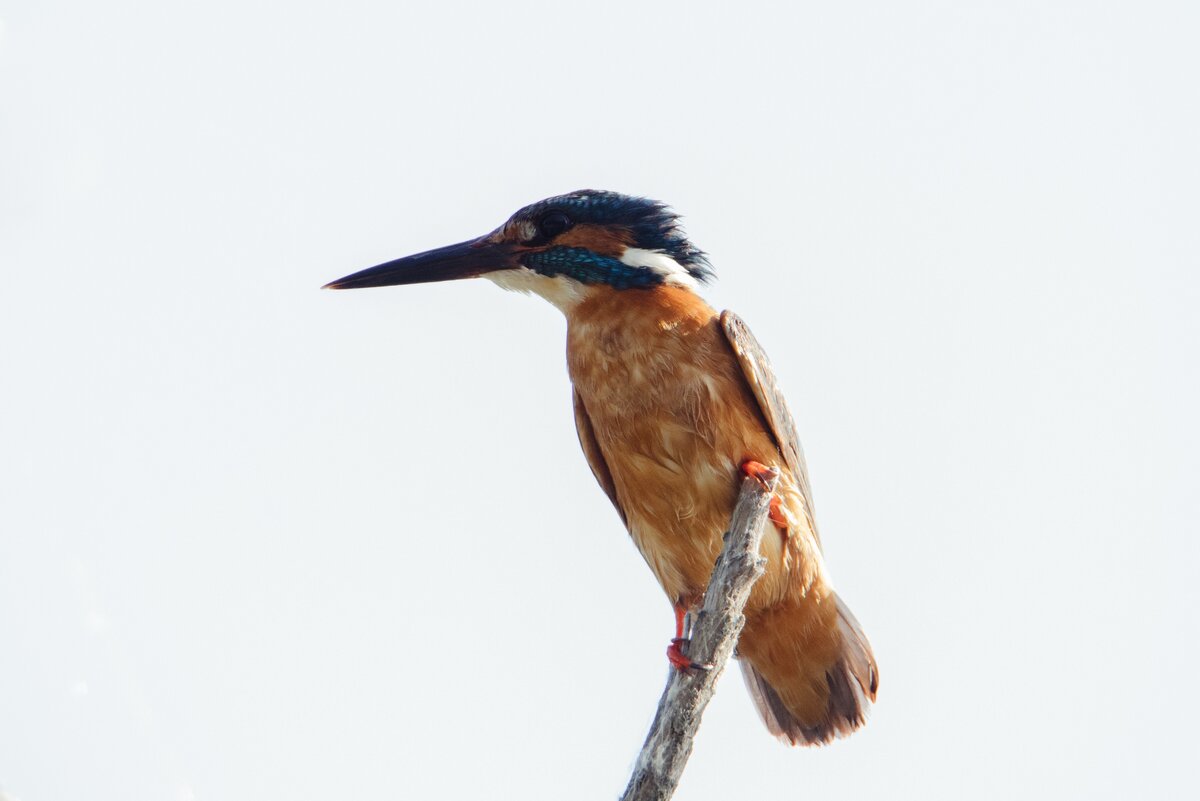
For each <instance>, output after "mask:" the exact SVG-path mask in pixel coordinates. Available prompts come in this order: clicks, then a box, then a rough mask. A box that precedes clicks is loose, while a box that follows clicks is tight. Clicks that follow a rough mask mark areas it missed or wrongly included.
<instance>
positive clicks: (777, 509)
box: [767, 495, 788, 531]
mask: <svg viewBox="0 0 1200 801" xmlns="http://www.w3.org/2000/svg"><path fill="white" fill-rule="evenodd" d="M767 517H769V518H771V522H772V523H774V524H775V525H776V526H778V527H779V528H781V529H783V530H784V531H787V528H788V519H787V515H786V514H784V511H783V501H781V500H779V496H778V495H772V496H771V511H769V512H767Z"/></svg>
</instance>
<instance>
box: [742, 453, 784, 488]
mask: <svg viewBox="0 0 1200 801" xmlns="http://www.w3.org/2000/svg"><path fill="white" fill-rule="evenodd" d="M742 472H743V473H745V474H746V475H748V476H750V477H751V478H753V479H755V480H757V481H758V483H759V484H762V485H763V487H764V488H766V487H767V486H769V485H768V484H767V482H768V481H769V480H770V479H772V478H774V477H775V476H777V475H779V471H778V470H776V469H775V468H774V467H767V466H766V465H765V464H763V463H762V462H756V461H754V460H753V459H747V460H746V461H744V462H742Z"/></svg>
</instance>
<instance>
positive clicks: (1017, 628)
mask: <svg viewBox="0 0 1200 801" xmlns="http://www.w3.org/2000/svg"><path fill="white" fill-rule="evenodd" d="M1198 22H1200V13H1198V12H1197V10H1196V6H1195V4H1193V3H1184V2H1181V3H1175V4H1170V3H1144V2H1143V3H1103V2H1089V3H1083V2H1080V3H1063V2H1030V3H1004V4H999V3H988V4H979V3H975V4H972V3H961V2H941V3H888V2H880V3H810V4H791V5H789V6H787V10H784V7H783V4H763V3H753V2H745V3H736V4H734V3H697V2H690V3H644V2H639V3H633V2H609V3H605V4H600V5H598V4H589V5H583V4H571V3H564V2H558V3H531V2H522V1H521V0H511V2H505V3H495V4H457V3H438V4H434V3H419V4H417V3H403V2H394V0H393V1H392V2H378V3H366V2H363V3H357V2H350V3H347V2H341V3H313V2H303V0H301V2H295V3H290V4H281V3H278V2H271V3H267V2H261V0H239V2H236V3H235V2H227V0H208V1H207V2H203V3H200V2H193V3H181V2H161V0H144V1H143V2H133V1H132V0H109V2H104V3H96V2H71V1H70V0H36V1H34V0H24V1H23V0H16V2H6V3H3V4H2V5H0V269H2V270H3V287H4V288H3V291H2V292H0V371H2V373H0V374H2V376H3V378H2V384H3V394H2V395H0V398H2V400H0V411H2V412H3V413H2V414H0V454H2V455H0V793H3V794H5V795H6V797H7V798H10V799H19V800H20V801H77V800H78V799H87V800H88V801H109V800H110V799H111V800H112V801H131V800H133V799H136V800H140V799H146V801H151V800H157V799H163V800H164V801H208V800H209V799H212V800H213V801H242V800H245V801H261V800H262V799H276V798H280V799H282V798H288V799H301V800H304V799H314V800H316V799H329V798H342V797H344V798H506V797H512V798H516V797H521V798H538V799H562V798H572V799H575V798H579V799H610V798H614V797H615V796H616V795H617V794H618V793H619V792H620V790H621V789H622V788H623V787H624V783H625V780H626V778H627V776H628V772H629V769H630V766H631V762H632V759H633V757H634V755H635V753H636V750H637V748H638V747H639V745H640V744H641V740H642V738H643V736H644V733H645V730H646V727H647V725H648V723H649V721H650V717H651V715H652V712H653V708H654V705H655V703H656V701H657V698H658V694H659V692H660V690H661V688H662V684H663V681H664V679H665V678H666V673H667V662H666V658H665V656H664V653H663V652H664V649H665V647H666V645H667V641H668V639H669V637H670V635H671V633H672V617H671V610H670V606H669V604H668V603H667V601H666V599H665V597H664V596H663V595H662V592H661V590H660V589H659V588H658V586H657V584H656V582H655V581H654V579H653V577H652V575H651V574H650V572H649V570H648V569H647V568H646V566H645V564H644V563H643V562H642V560H641V558H640V557H639V556H638V555H637V553H636V551H635V549H634V548H633V546H632V544H631V543H630V541H629V538H628V536H627V535H626V533H625V532H624V530H623V528H622V526H621V524H620V521H619V520H618V518H617V515H616V514H615V513H614V512H613V511H612V509H611V508H610V506H609V504H608V501H607V499H606V498H605V497H604V495H603V494H602V493H601V491H600V490H599V489H598V488H597V487H596V486H595V483H594V481H593V479H592V477H591V475H590V473H589V471H588V468H587V466H586V464H585V462H584V459H583V457H582V455H581V454H580V453H579V451H578V445H577V443H576V439H575V432H574V427H573V421H572V415H571V407H570V386H569V383H568V380H567V376H566V369H565V364H564V359H563V348H564V324H563V321H562V318H561V315H560V314H559V312H557V311H556V310H554V309H553V308H552V307H550V306H549V305H548V304H546V303H544V302H543V301H540V300H537V299H533V298H526V297H521V296H517V295H511V294H506V293H504V292H501V291H500V290H498V289H497V288H496V287H494V286H492V285H490V284H488V283H487V282H482V281H476V282H466V283H461V284H440V285H431V286H418V287H400V288H389V289H378V290H367V291H361V292H345V293H332V292H321V291H319V289H318V287H320V285H321V284H323V283H325V282H326V281H329V280H331V279H333V278H337V277H339V276H341V275H344V274H346V273H349V272H352V271H354V270H357V269H360V268H362V267H367V266H370V265H372V264H375V263H378V262H381V261H385V260H388V259H391V258H395V257H398V256H402V255H406V254H408V253H412V252H415V251H419V250H425V249H428V248H431V247H435V246H439V245H443V244H447V243H450V242H457V241H460V240H462V239H465V238H467V237H470V236H475V235H478V234H481V233H484V232H486V231H489V230H491V229H492V228H494V227H495V226H496V225H498V224H499V223H500V222H502V221H503V220H504V219H505V218H506V217H507V216H508V215H509V214H510V213H511V212H512V211H514V210H516V209H517V208H519V207H520V206H522V205H524V204H526V203H529V202H531V201H534V200H537V199H540V198H542V197H546V196H549V195H553V194H558V193H562V192H565V191H569V190H574V189H579V188H584V187H592V188H604V189H614V190H619V191H623V192H628V193H635V194H644V195H648V196H651V197H656V198H660V199H662V200H665V201H667V202H669V203H671V204H672V205H674V206H675V207H676V208H677V209H678V210H679V211H680V212H681V213H682V214H683V215H685V223H686V226H687V230H688V232H689V234H690V235H691V237H692V239H693V240H694V241H695V242H696V244H698V245H699V246H700V247H702V248H704V249H705V250H707V251H708V252H709V253H710V255H711V258H712V261H713V263H714V265H715V267H716V269H717V272H718V275H719V281H718V282H717V283H716V284H715V285H714V286H713V287H711V288H710V289H709V290H708V298H709V300H710V301H711V302H712V303H713V304H714V305H715V306H717V307H718V308H733V309H735V310H736V311H737V312H738V313H739V314H741V315H742V316H743V317H744V318H745V319H746V320H747V322H748V323H749V324H750V325H751V327H752V328H753V329H754V331H755V332H756V333H757V335H758V337H759V339H760V340H762V342H763V343H764V345H765V346H766V348H767V350H768V351H769V352H770V354H771V356H772V358H773V360H774V363H775V367H776V370H777V372H778V373H779V375H780V378H781V380H782V383H783V385H784V388H785V390H786V391H787V393H788V395H789V398H790V401H791V404H792V408H793V412H794V414H795V416H796V418H797V421H798V424H799V428H800V431H801V434H802V436H803V438H804V447H805V450H806V451H807V454H808V458H809V467H810V471H811V474H812V481H813V487H814V493H815V498H816V505H817V513H818V519H819V521H820V525H821V530H822V534H823V538H824V542H825V548H826V556H827V558H828V561H829V564H830V568H831V571H832V574H833V576H834V578H835V580H836V582H837V586H838V589H839V592H840V593H841V594H842V595H843V596H844V597H845V598H846V599H847V601H848V602H849V604H850V606H851V607H852V608H853V609H854V611H855V612H856V614H857V615H858V617H859V619H860V620H861V621H862V623H863V625H864V627H865V629H866V631H867V633H868V634H869V636H870V638H871V641H872V643H873V645H874V648H875V652H876V655H877V657H878V659H879V664H880V669H881V674H882V681H881V687H880V695H879V702H878V704H877V705H876V708H875V711H874V715H873V718H872V720H871V722H870V723H869V724H868V726H867V727H866V728H865V729H864V730H863V731H861V732H859V733H858V734H856V735H855V736H854V737H852V738H850V739H849V740H846V741H844V742H839V743H837V744H835V745H833V746H831V747H829V748H825V749H819V750H796V749H789V748H785V747H783V746H781V745H780V744H778V743H777V742H775V741H774V740H773V739H771V738H770V736H769V735H768V734H767V733H766V731H765V730H764V729H763V727H762V726H761V724H760V723H759V721H758V719H757V717H756V715H755V713H754V711H753V708H752V705H751V703H750V700H749V698H748V697H747V696H746V693H745V691H744V689H743V688H742V685H741V681H740V679H738V677H737V676H736V673H735V672H730V673H728V674H727V675H726V677H725V679H724V680H723V682H722V684H721V686H720V688H719V692H718V694H717V697H716V699H715V701H714V703H713V705H712V706H711V707H710V709H709V713H708V715H707V717H706V718H705V721H704V725H703V727H702V729H701V733H700V737H699V740H698V742H697V747H696V750H695V752H694V754H693V756H692V760H691V763H690V764H689V766H688V769H687V772H686V774H685V776H684V780H683V784H682V785H681V788H680V791H679V794H678V797H679V798H680V799H722V800H723V801H725V800H727V799H731V798H792V797H798V798H806V799H825V798H838V799H865V798H873V799H874V798H922V799H961V798H964V797H965V798H973V799H1011V798H1014V797H1019V798H1025V799H1041V798H1047V799H1051V798H1053V799H1063V798H1080V799H1107V798H1112V799H1128V798H1130V797H1137V798H1163V799H1169V798H1182V797H1186V796H1188V795H1191V794H1194V793H1195V792H1196V787H1195V785H1196V778H1195V770H1194V766H1195V765H1196V763H1197V759H1198V758H1200V737H1198V736H1197V732H1196V726H1195V719H1196V716H1197V714H1198V713H1200V701H1198V700H1197V695H1196V693H1195V691H1194V687H1193V685H1194V681H1193V677H1192V675H1191V672H1190V671H1191V670H1192V669H1193V668H1194V667H1195V666H1196V665H1197V664H1198V663H1200V647H1198V644H1197V629H1198V625H1197V621H1196V612H1195V610H1196V609H1198V608H1200V591H1198V590H1197V586H1196V574H1197V569H1198V568H1200V546H1198V545H1197V534H1198V533H1200V532H1198V528H1200V527H1198V525H1197V513H1198V511H1200V509H1198V508H1197V507H1198V503H1197V497H1198V493H1197V489H1196V487H1197V485H1198V483H1200V464H1198V457H1197V454H1198V453H1200V436H1198V435H1200V425H1198V423H1197V417H1196V415H1197V409H1200V385H1198V384H1200V379H1198V377H1197V375H1198V370H1197V365H1198V364H1200V353H1198V352H1197V350H1198V348H1197V342H1198V341H1200V324H1198V322H1197V314H1196V309H1197V306H1198V303H1200V277H1198V275H1200V263H1198V262H1200V257H1198V255H1197V254H1198V253H1200V248H1198V245H1200V233H1198V231H1200V225H1198V223H1197V221H1198V220H1200V203H1198V200H1197V185H1198V182H1200V156H1198V151H1197V142H1200V102H1198V101H1200V82H1198V81H1197V76H1198V75H1200V57H1198V56H1197V47H1196V42H1197V38H1198V36H1200V26H1198V24H1197V23H1198Z"/></svg>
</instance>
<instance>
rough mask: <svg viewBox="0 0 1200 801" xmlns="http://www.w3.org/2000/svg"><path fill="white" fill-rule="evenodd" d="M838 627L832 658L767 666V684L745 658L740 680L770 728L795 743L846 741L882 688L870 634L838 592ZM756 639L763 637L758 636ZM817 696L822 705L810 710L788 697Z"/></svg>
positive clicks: (814, 743)
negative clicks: (784, 667) (785, 667)
mask: <svg viewBox="0 0 1200 801" xmlns="http://www.w3.org/2000/svg"><path fill="white" fill-rule="evenodd" d="M831 597H832V599H833V600H834V601H835V603H836V608H837V620H836V629H837V633H838V635H839V638H840V643H839V645H840V647H839V648H838V649H837V650H836V651H835V652H834V654H833V656H832V659H831V660H822V661H826V662H827V664H826V665H825V666H824V670H822V669H821V667H822V666H821V665H819V664H817V665H814V664H804V663H803V662H804V658H803V656H802V657H801V660H802V663H801V664H796V665H792V666H791V668H790V670H785V671H783V672H781V671H780V670H778V669H772V668H773V667H774V668H778V667H779V666H778V665H770V664H765V663H764V664H763V665H762V668H763V669H764V671H766V672H767V674H768V675H770V676H771V679H772V680H773V681H774V684H775V685H778V687H779V689H777V688H776V686H773V685H772V681H769V680H768V678H767V676H766V675H764V672H763V671H760V670H759V666H756V665H755V664H754V660H753V659H742V676H743V677H744V678H745V680H746V687H747V689H748V690H749V691H750V696H751V697H752V698H753V699H754V704H755V706H756V707H758V712H759V715H761V716H762V719H763V723H765V724H766V726H767V729H768V730H769V731H770V732H771V734H774V735H775V736H776V737H778V738H779V739H781V740H783V741H784V742H786V743H790V744H792V745H822V744H825V743H828V742H830V741H831V740H833V739H834V738H837V737H844V736H846V735H848V734H850V733H851V732H853V731H854V730H855V729H857V728H859V727H860V726H862V725H863V724H864V723H866V721H867V711H868V709H869V708H870V704H871V702H873V701H874V700H875V692H876V690H877V689H878V688H879V670H878V668H877V667H876V665H875V657H874V655H872V653H871V646H870V644H869V643H868V642H867V638H866V635H864V634H863V631H862V628H861V627H860V626H859V624H858V621H857V620H855V618H854V615H853V614H851V612H850V610H849V609H847V608H846V605H845V604H844V603H842V599H841V598H839V597H838V596H837V595H836V594H834V595H832V596H831ZM758 636H759V637H761V636H763V632H759V633H758ZM785 697H788V698H791V699H798V698H813V697H815V698H817V699H820V702H821V703H820V704H819V705H818V706H817V707H815V708H814V707H813V706H812V704H806V705H805V706H807V707H809V708H807V709H803V708H796V707H797V704H796V703H795V701H794V700H793V704H792V706H791V707H789V704H788V703H786V702H785V701H784V698H785Z"/></svg>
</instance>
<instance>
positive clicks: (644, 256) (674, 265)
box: [621, 248, 700, 292]
mask: <svg viewBox="0 0 1200 801" xmlns="http://www.w3.org/2000/svg"><path fill="white" fill-rule="evenodd" d="M621 263H622V264H628V265H629V266H630V267H642V268H645V269H647V270H651V271H653V272H654V273H655V274H657V275H660V276H662V279H663V283H664V284H674V285H675V286H681V287H685V288H687V289H690V290H692V291H693V292H696V291H698V290H699V289H700V284H699V282H698V281H696V279H695V278H693V277H692V274H691V273H689V272H688V271H687V270H686V269H685V268H684V266H683V265H682V264H680V263H679V262H677V261H675V260H674V259H672V258H671V257H670V256H668V255H667V254H666V253H663V252H662V251H661V250H643V249H642V248H625V252H624V253H622V254H621Z"/></svg>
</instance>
